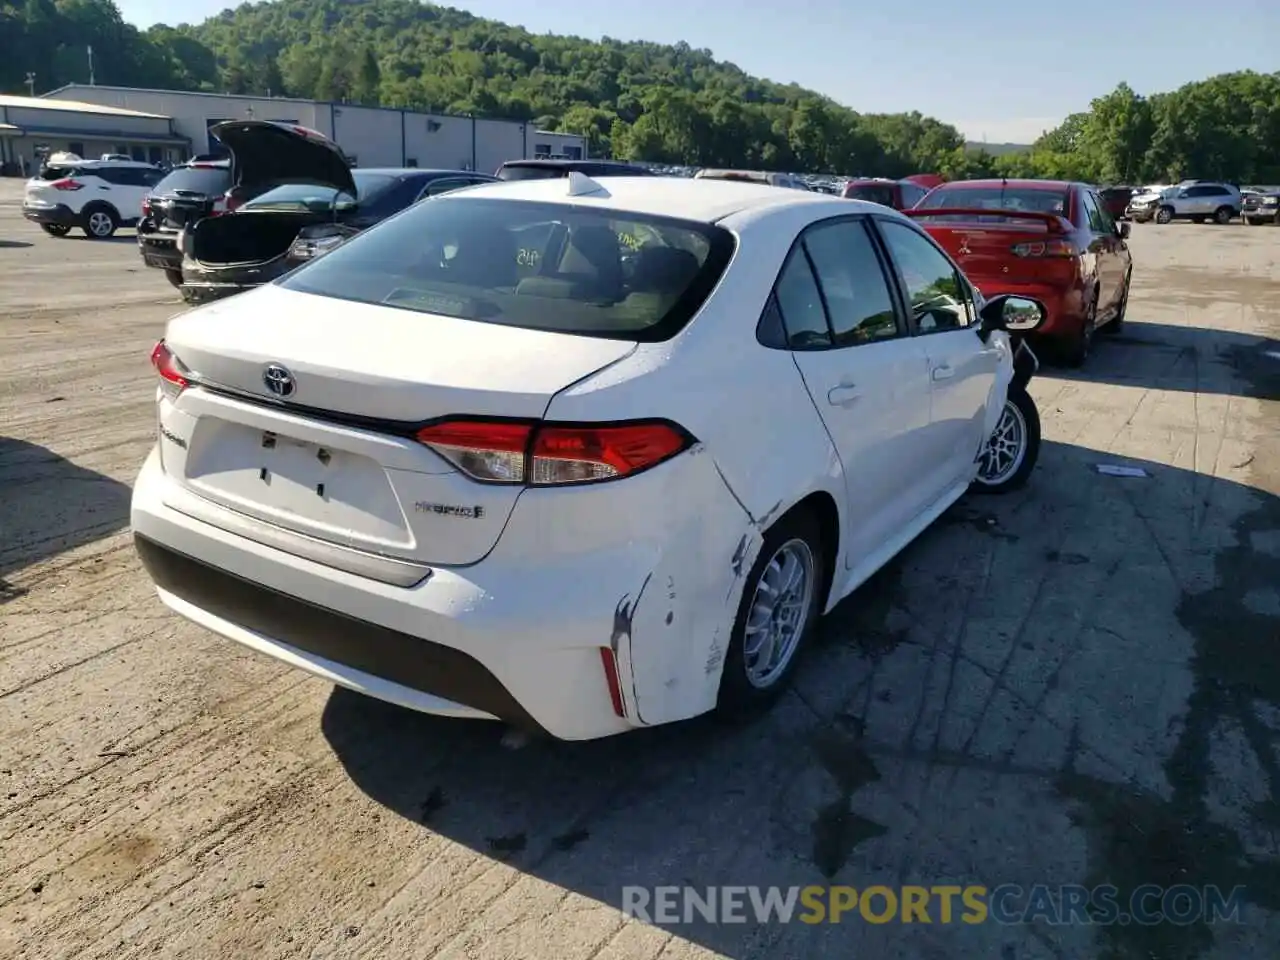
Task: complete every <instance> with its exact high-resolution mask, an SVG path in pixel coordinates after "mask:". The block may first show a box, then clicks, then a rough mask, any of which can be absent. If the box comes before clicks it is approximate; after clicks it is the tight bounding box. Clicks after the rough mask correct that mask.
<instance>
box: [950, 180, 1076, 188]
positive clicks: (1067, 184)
mask: <svg viewBox="0 0 1280 960" xmlns="http://www.w3.org/2000/svg"><path fill="white" fill-rule="evenodd" d="M1073 186H1075V181H1074V180H1001V179H999V178H992V179H989V180H952V181H951V182H949V183H943V184H939V185H938V186H936V187H934V189H935V190H945V189H946V188H947V187H985V188H990V189H992V190H998V189H999V188H1000V187H1014V188H1015V189H1018V190H1069V189H1070V188H1071V187H1073Z"/></svg>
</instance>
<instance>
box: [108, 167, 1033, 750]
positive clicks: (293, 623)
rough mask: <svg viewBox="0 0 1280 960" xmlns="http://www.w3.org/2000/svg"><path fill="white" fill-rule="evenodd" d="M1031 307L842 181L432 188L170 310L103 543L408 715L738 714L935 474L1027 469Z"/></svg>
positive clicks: (906, 521) (585, 731)
mask: <svg viewBox="0 0 1280 960" xmlns="http://www.w3.org/2000/svg"><path fill="white" fill-rule="evenodd" d="M1042 315H1043V313H1042V310H1041V309H1040V308H1039V306H1038V305H1037V304H1036V303H1034V302H1033V301H1026V300H1019V299H1016V298H998V299H997V300H994V301H991V302H989V303H985V304H984V303H983V301H982V299H981V297H980V296H979V295H978V294H977V293H976V292H974V291H973V290H972V289H971V288H970V286H969V284H968V283H967V282H966V281H965V279H964V277H963V276H962V275H961V274H960V272H959V271H958V270H957V268H956V267H955V265H954V264H953V263H952V262H951V261H950V260H949V259H948V258H947V256H946V254H945V253H943V252H942V251H941V249H940V248H939V247H938V246H937V245H936V244H935V243H934V242H933V241H932V240H930V239H929V237H928V236H927V235H926V234H925V233H924V232H923V231H922V230H921V229H920V228H919V227H917V226H915V225H914V224H913V223H911V222H910V221H909V220H907V219H906V218H904V217H902V216H900V215H899V214H897V213H895V212H894V211H892V210H889V209H888V208H886V207H883V206H879V205H876V204H869V203H861V202H858V201H850V200H843V199H838V198H833V197H826V196H824V195H822V194H817V193H802V192H798V191H782V190H777V189H774V188H771V187H768V186H759V185H754V184H744V183H733V182H719V181H709V180H690V179H679V178H657V177H653V178H609V179H607V180H603V179H602V180H599V181H595V180H591V179H589V178H587V177H585V176H583V175H581V174H576V173H575V174H572V175H571V176H570V177H569V178H567V179H562V180H540V181H526V182H522V183H510V184H501V185H494V186H481V187H477V188H474V189H471V190H467V191H464V192H460V193H458V194H455V195H444V196H441V197H437V198H434V199H432V200H431V201H430V202H427V203H421V204H418V205H416V206H415V207H412V208H410V209H408V210H406V211H405V212H404V213H401V214H399V215H397V216H395V217H393V218H391V219H389V220H387V221H385V222H384V223H382V224H380V225H378V226H376V227H374V228H372V229H370V230H369V231H367V232H366V233H363V234H361V235H359V236H357V237H355V238H354V239H352V240H350V241H349V242H348V243H346V244H344V245H342V246H341V247H339V248H337V249H335V250H334V251H332V252H330V253H328V254H327V255H325V256H324V257H321V258H319V259H317V260H316V261H315V262H313V263H311V264H309V265H307V266H304V267H302V268H301V269H299V270H296V271H294V272H293V273H291V274H289V275H287V276H286V277H283V278H282V279H280V280H278V281H276V282H274V283H272V284H269V285H267V286H264V287H262V288H260V289H258V290H255V291H252V292H249V293H245V294H242V295H240V296H236V297H233V298H230V299H227V300H223V301H220V302H217V303H214V304H211V305H208V306H206V307H202V308H200V309H197V310H193V311H191V312H189V313H186V314H183V315H181V316H178V317H176V318H174V319H172V320H171V321H169V324H168V328H167V330H166V333H165V337H164V339H163V340H162V341H161V342H160V343H158V344H157V345H156V348H155V350H154V351H153V354H152V362H153V364H154V366H155V369H156V372H157V374H158V376H159V385H158V389H157V394H156V400H157V407H158V410H157V417H158V430H159V437H158V439H157V443H156V447H155V449H154V450H153V451H152V453H151V454H150V456H149V458H148V459H147V461H146V463H145V465H144V466H143V468H142V472H141V474H140V476H139V477H138V481H137V484H136V486H135V488H134V493H133V507H132V523H133V530H134V534H135V538H136V546H137V550H138V553H139V555H140V557H141V559H142V561H143V563H144V565H145V567H146V569H147V571H148V572H149V574H150V576H151V577H152V579H153V580H154V581H155V584H156V587H157V589H158V591H159V595H160V598H161V600H162V601H163V602H164V603H165V604H167V605H168V606H169V607H170V608H172V609H173V610H175V611H177V612H178V613H179V614H181V615H183V616H185V617H187V618H189V619H190V620H192V621H194V622H195V623H197V624H200V625H201V626H204V627H206V628H208V629H209V630H212V631H214V632H216V633H218V634H221V635H222V636H224V637H228V638H230V639H232V640H235V641H237V642H239V643H241V644H243V645H245V646H247V647H250V648H252V649H254V650H257V651H259V652H261V653H264V654H267V655H270V656H272V657H275V658H277V659H279V660H281V661H284V662H285V663H288V664H291V665H293V666H295V667H299V668H301V669H303V670H307V671H310V672H311V673H313V674H316V675H318V676H320V677H323V678H325V679H327V680H329V681H331V682H333V683H337V684H340V685H343V686H346V687H349V688H352V689H354V690H358V691H362V692H364V693H366V694H369V695H371V696H374V697H378V698H381V699H384V700H388V701H391V702H393V703H397V704H401V705H403V706H405V707H409V708H412V709H415V710H422V711H425V712H428V713H436V714H445V715H450V716H458V717H476V718H489V719H497V720H502V721H506V722H508V723H511V724H514V725H516V726H519V727H522V728H526V729H532V730H535V731H541V732H544V733H548V734H550V735H552V736H555V737H559V738H563V739H588V738H594V737H602V736H608V735H611V734H616V733H621V732H624V731H626V730H629V729H634V728H637V727H643V726H647V725H653V724H660V723H667V722H670V721H674V720H680V719H683V718H687V717H692V716H695V715H698V714H701V713H704V712H707V711H709V710H712V709H714V708H716V707H720V708H722V709H726V710H738V709H741V708H744V707H753V706H758V705H761V704H764V703H768V702H769V701H770V700H772V699H773V698H775V697H776V696H777V695H778V694H779V693H780V692H781V691H782V690H783V689H784V688H785V685H786V683H787V682H788V680H789V679H790V677H791V675H792V674H793V672H794V670H795V668H796V665H797V663H798V662H799V661H798V655H799V654H800V652H801V651H802V649H803V646H804V643H805V640H806V638H807V637H808V636H809V634H810V633H811V632H812V628H813V626H814V624H815V622H816V621H817V619H818V617H819V616H820V615H821V614H822V613H824V612H826V611H827V610H829V609H830V608H831V607H832V606H834V605H835V603H836V602H837V601H839V600H840V599H841V598H842V597H844V596H845V595H847V594H848V593H849V592H850V591H852V590H853V589H854V588H855V587H857V586H858V585H859V584H860V583H862V582H863V581H864V580H866V579H867V578H868V577H869V576H870V575H871V574H872V573H874V572H875V571H876V570H877V569H878V568H879V567H880V566H882V565H883V564H884V563H885V562H886V561H887V560H889V559H890V558H891V557H892V556H893V555H894V554H895V553H897V552H898V551H899V550H901V549H902V548H903V547H904V546H906V545H907V544H908V543H909V542H910V541H911V540H912V539H913V538H914V537H915V536H916V535H918V534H919V533H920V532H921V531H922V530H924V529H925V528H926V527H927V526H928V525H929V524H930V523H931V522H933V520H934V519H936V518H937V517H938V516H939V514H941V513H942V512H943V511H944V510H945V509H946V508H947V507H948V506H949V505H950V504H951V503H953V502H954V501H955V500H956V499H957V498H958V497H959V496H960V495H961V494H963V493H964V492H965V491H966V490H967V489H969V488H970V487H971V486H972V485H974V484H977V485H978V486H979V487H980V488H982V489H986V490H992V491H1000V490H1005V489H1009V488H1012V487H1015V486H1018V485H1020V484H1021V483H1022V482H1023V481H1024V480H1025V478H1026V476H1027V473H1028V472H1029V471H1030V470H1031V468H1032V466H1033V465H1034V462H1035V459H1036V452H1037V450H1038V447H1039V421H1038V419H1037V418H1036V416H1035V407H1034V404H1031V402H1030V398H1029V397H1027V395H1026V393H1025V390H1024V389H1023V387H1024V386H1025V381H1026V379H1027V378H1028V377H1029V376H1030V372H1028V371H1024V372H1022V373H1017V372H1015V370H1016V369H1018V370H1021V369H1022V367H1021V366H1020V364H1021V360H1019V361H1018V362H1015V352H1016V353H1017V354H1018V357H1019V358H1021V357H1022V356H1023V354H1022V348H1021V347H1017V348H1016V349H1015V346H1014V345H1013V342H1012V341H1011V338H1010V334H1011V333H1013V332H1014V331H1015V330H1017V331H1025V330H1029V329H1032V328H1033V327H1034V326H1035V325H1036V323H1037V322H1038V321H1039V319H1040V317H1042ZM1017 339H1018V337H1017V335H1016V334H1015V335H1014V340H1017ZM1028 354H1029V351H1028ZM1029 362H1030V363H1031V368H1029V369H1031V370H1033V369H1034V359H1033V358H1031V359H1030V361H1029ZM997 428H998V429H997ZM993 434H994V439H991V438H992V437H993Z"/></svg>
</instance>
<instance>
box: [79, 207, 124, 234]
mask: <svg viewBox="0 0 1280 960" xmlns="http://www.w3.org/2000/svg"><path fill="white" fill-rule="evenodd" d="M119 226H120V221H119V220H118V219H117V218H116V213H115V211H114V210H112V209H111V208H110V207H108V206H105V205H104V204H91V205H90V206H88V207H85V210H84V213H83V214H82V215H81V224H80V229H81V230H83V231H84V235H85V236H86V237H88V238H89V239H91V240H106V239H108V238H109V237H111V236H114V235H115V232H116V229H117V228H118V227H119Z"/></svg>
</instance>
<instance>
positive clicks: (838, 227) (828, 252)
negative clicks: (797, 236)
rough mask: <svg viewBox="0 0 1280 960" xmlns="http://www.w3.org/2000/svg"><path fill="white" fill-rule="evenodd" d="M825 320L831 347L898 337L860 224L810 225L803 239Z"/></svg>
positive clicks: (893, 312) (889, 301)
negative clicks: (823, 304) (832, 338)
mask: <svg viewBox="0 0 1280 960" xmlns="http://www.w3.org/2000/svg"><path fill="white" fill-rule="evenodd" d="M804 248H805V249H806V250H807V251H808V252H809V258H810V259H811V260H812V261H813V269H814V270H815V271H816V273H817V275H818V284H819V286H820V287H821V289H822V296H823V299H824V301H825V302H826V305H827V315H828V316H829V317H830V318H831V329H832V332H833V333H834V334H835V345H836V346H837V347H849V346H856V345H857V344H861V343H870V342H871V341H873V340H888V339H891V338H893V337H896V336H897V335H898V315H897V311H896V309H895V308H894V305H893V295H892V294H891V293H890V292H889V281H888V280H887V279H886V278H885V275H884V270H883V268H881V266H880V258H879V257H878V256H876V251H875V247H874V246H872V243H871V237H870V236H869V235H868V234H867V228H866V225H865V224H863V223H862V222H860V221H855V220H846V221H842V222H839V223H831V224H825V225H823V226H820V227H814V228H813V229H811V230H809V231H808V232H807V233H806V234H805V236H804Z"/></svg>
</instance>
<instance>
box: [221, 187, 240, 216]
mask: <svg viewBox="0 0 1280 960" xmlns="http://www.w3.org/2000/svg"><path fill="white" fill-rule="evenodd" d="M242 203H244V201H243V200H242V199H240V198H239V197H237V196H236V195H235V192H234V191H232V190H228V191H227V192H226V193H225V194H224V195H223V197H222V204H223V206H224V207H225V208H226V209H225V210H224V211H223V212H224V213H230V212H231V211H232V210H235V209H236V208H237V207H239V206H240V204H242ZM239 222H240V221H239V220H237V221H236V223H239Z"/></svg>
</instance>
